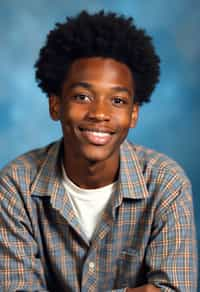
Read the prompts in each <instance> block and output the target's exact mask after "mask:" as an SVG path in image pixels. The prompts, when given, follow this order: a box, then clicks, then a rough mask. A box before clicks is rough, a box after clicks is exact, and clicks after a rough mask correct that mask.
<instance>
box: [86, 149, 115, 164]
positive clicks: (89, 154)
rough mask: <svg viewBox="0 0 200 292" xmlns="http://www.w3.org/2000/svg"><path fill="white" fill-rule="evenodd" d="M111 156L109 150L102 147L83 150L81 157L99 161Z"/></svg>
mask: <svg viewBox="0 0 200 292" xmlns="http://www.w3.org/2000/svg"><path fill="white" fill-rule="evenodd" d="M111 156H112V152H111V151H105V150H103V149H97V150H94V149H92V150H91V149H90V150H89V149H88V150H87V151H84V152H83V157H85V159H86V160H88V161H91V162H100V161H105V160H107V159H109V158H110V157H111Z"/></svg>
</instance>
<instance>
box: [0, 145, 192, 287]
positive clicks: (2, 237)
mask: <svg viewBox="0 0 200 292" xmlns="http://www.w3.org/2000/svg"><path fill="white" fill-rule="evenodd" d="M61 145H62V143H60V142H56V143H53V144H51V145H49V146H48V147H46V148H42V149H39V150H34V151H32V152H29V153H27V154H25V155H23V156H21V157H19V158H18V159H16V160H15V161H14V162H12V163H11V164H10V165H8V166H7V167H5V168H4V169H3V170H2V171H1V173H0V291H66V292H70V291H77V292H78V291H82V292H86V291H87V292H88V291H91V292H92V291H111V290H116V291H118V292H119V291H123V288H124V287H136V286H139V285H142V284H145V283H154V284H155V285H156V286H157V287H160V288H161V291H187V292H188V291H196V283H197V268H196V263H197V255H196V243H195V230H194V228H195V226H194V221H193V207H192V198H191V189H190V183H189V181H188V179H187V178H186V176H185V174H184V172H183V170H182V169H181V168H180V167H179V166H178V165H177V164H176V163H175V162H174V161H172V160H170V159H169V158H167V157H166V156H164V155H162V154H158V153H156V152H154V151H152V150H148V149H145V148H143V147H141V146H133V145H132V144H130V143H129V142H127V141H125V142H124V143H123V145H122V146H121V154H120V173H119V183H118V191H117V193H116V194H114V195H113V197H112V198H111V200H110V201H109V204H108V206H107V208H106V210H105V212H104V214H103V217H102V220H101V223H100V225H99V226H98V227H97V228H96V232H95V234H94V236H93V239H92V241H91V243H90V242H88V240H87V238H86V237H85V236H84V234H83V232H82V230H81V227H80V224H79V222H78V220H77V218H76V216H75V214H74V211H73V208H72V206H71V204H70V201H69V199H68V196H67V193H66V192H65V189H64V187H63V185H62V183H61V170H60V163H59V160H60V156H61V155H62V147H60V146H61Z"/></svg>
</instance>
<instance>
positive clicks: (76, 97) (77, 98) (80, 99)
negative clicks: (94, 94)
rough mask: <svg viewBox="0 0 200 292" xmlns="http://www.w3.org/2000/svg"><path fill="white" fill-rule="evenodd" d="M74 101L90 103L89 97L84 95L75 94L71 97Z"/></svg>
mask: <svg viewBox="0 0 200 292" xmlns="http://www.w3.org/2000/svg"><path fill="white" fill-rule="evenodd" d="M73 98H74V100H75V101H78V102H80V103H87V102H90V97H89V96H88V95H85V94H76V95H74V96H73Z"/></svg>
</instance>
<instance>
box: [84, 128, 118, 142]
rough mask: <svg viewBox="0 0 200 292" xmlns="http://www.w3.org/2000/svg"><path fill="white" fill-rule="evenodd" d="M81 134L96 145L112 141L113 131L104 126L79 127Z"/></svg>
mask: <svg viewBox="0 0 200 292" xmlns="http://www.w3.org/2000/svg"><path fill="white" fill-rule="evenodd" d="M79 130H80V132H81V135H82V136H83V137H84V139H86V140H87V141H88V142H89V143H90V144H94V145H96V146H104V145H106V144H108V143H109V142H110V140H111V139H112V135H113V134H114V132H113V131H111V130H110V129H107V128H102V127H99V128H97V127H95V128H94V127H93V128H90V127H79Z"/></svg>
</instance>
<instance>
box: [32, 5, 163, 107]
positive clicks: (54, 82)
mask: <svg viewBox="0 0 200 292" xmlns="http://www.w3.org/2000/svg"><path fill="white" fill-rule="evenodd" d="M84 57H105V58H112V59H115V60H116V61H119V62H121V63H124V64H126V65H127V66H128V67H129V69H130V70H131V72H132V75H133V80H134V82H135V96H134V102H135V103H138V104H139V105H142V104H143V103H144V102H149V101H150V96H151V93H152V91H153V90H154V88H155V85H156V83H157V82H158V81H159V76H160V59H159V57H158V56H157V54H156V52H155V49H154V46H153V44H152V38H151V37H150V36H149V35H147V34H146V32H145V30H143V29H138V28H137V27H136V26H135V24H134V20H133V18H131V17H129V18H126V17H125V16H123V15H120V16H119V15H117V14H116V13H113V12H108V13H105V12H104V11H103V10H101V11H99V12H97V13H95V14H89V13H88V12H87V11H82V12H80V13H79V14H78V15H77V16H75V17H67V18H66V22H64V23H56V25H55V28H54V29H53V30H51V31H50V32H49V34H48V36H47V40H46V43H45V45H44V47H42V48H41V50H40V54H39V58H38V60H37V61H36V63H35V68H36V74H35V75H36V81H37V83H38V86H39V87H40V88H41V89H42V91H43V92H44V93H46V95H47V96H50V95H52V94H55V95H58V96H59V95H60V94H61V90H62V85H63V82H64V80H65V78H66V75H67V72H68V69H69V67H70V65H71V64H72V63H73V61H75V60H76V59H80V58H84Z"/></svg>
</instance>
